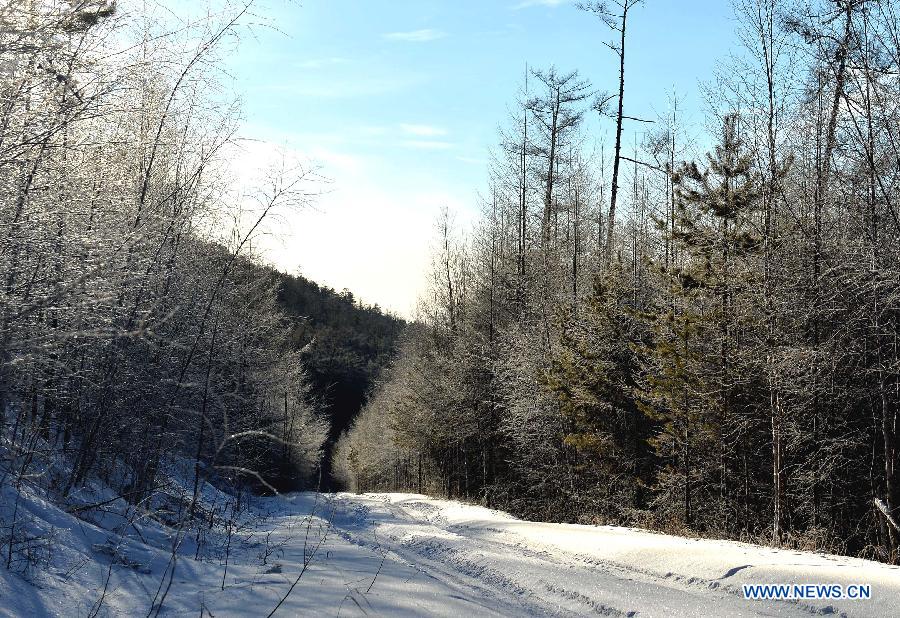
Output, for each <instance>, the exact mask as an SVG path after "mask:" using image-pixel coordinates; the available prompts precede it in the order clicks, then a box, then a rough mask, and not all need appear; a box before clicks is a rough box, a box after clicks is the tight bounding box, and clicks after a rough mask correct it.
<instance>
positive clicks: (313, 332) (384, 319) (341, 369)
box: [278, 275, 405, 484]
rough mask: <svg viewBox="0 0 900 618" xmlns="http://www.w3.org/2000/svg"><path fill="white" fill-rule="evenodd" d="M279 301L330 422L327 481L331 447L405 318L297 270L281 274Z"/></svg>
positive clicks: (385, 358) (362, 398)
mask: <svg viewBox="0 0 900 618" xmlns="http://www.w3.org/2000/svg"><path fill="white" fill-rule="evenodd" d="M278 300H279V303H280V304H281V306H282V308H283V309H284V311H285V313H287V314H288V315H289V316H290V317H291V318H292V332H291V335H290V340H291V342H292V344H293V346H294V347H296V349H302V350H303V360H304V367H305V369H306V371H307V373H308V375H309V379H310V385H311V387H312V390H313V395H314V396H315V397H316V398H317V399H318V400H319V401H320V404H321V406H322V409H323V410H324V411H325V413H326V414H327V416H328V418H329V420H330V421H331V430H330V434H329V439H328V441H327V442H326V444H325V457H324V459H323V465H324V467H325V469H324V471H323V472H324V474H323V478H324V479H325V480H326V483H329V479H330V474H329V471H330V467H331V466H330V463H331V446H332V445H333V444H334V441H335V440H336V439H337V437H338V436H339V435H340V434H341V432H343V431H344V430H345V429H346V428H347V427H348V426H349V424H350V423H351V422H352V421H353V419H354V418H355V417H356V415H357V413H358V412H359V410H360V409H361V408H362V406H363V404H364V403H365V400H366V395H367V394H368V392H369V390H370V388H371V386H372V384H373V381H374V379H375V378H376V377H377V375H378V373H379V372H380V370H381V369H382V368H383V367H384V366H385V365H386V364H387V362H388V361H389V360H390V358H391V356H392V355H393V353H394V348H395V343H396V341H397V337H398V336H399V334H400V332H401V331H402V330H403V328H404V327H405V322H404V321H403V320H402V319H401V318H399V317H397V316H395V315H392V314H391V313H388V312H385V311H383V310H382V309H381V308H379V306H378V305H377V304H376V305H371V306H369V305H365V304H363V303H362V302H360V301H359V300H357V299H356V298H355V297H354V296H353V294H352V293H351V292H350V291H348V290H344V291H343V292H337V291H335V290H333V289H331V288H329V287H326V286H320V285H318V284H316V283H315V282H313V281H309V280H308V279H306V278H304V277H302V276H297V275H282V281H281V285H280V287H279V291H278ZM329 484H330V483H329Z"/></svg>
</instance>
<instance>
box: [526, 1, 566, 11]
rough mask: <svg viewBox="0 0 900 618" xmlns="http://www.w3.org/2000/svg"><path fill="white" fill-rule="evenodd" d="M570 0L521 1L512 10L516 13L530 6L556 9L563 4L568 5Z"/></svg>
mask: <svg viewBox="0 0 900 618" xmlns="http://www.w3.org/2000/svg"><path fill="white" fill-rule="evenodd" d="M569 2H570V0H523V1H522V2H520V3H519V4H517V5H515V6H514V7H512V8H513V10H515V11H518V10H519V9H527V8H528V7H532V6H548V7H557V6H560V5H563V4H568V3H569Z"/></svg>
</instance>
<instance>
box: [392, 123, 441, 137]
mask: <svg viewBox="0 0 900 618" xmlns="http://www.w3.org/2000/svg"><path fill="white" fill-rule="evenodd" d="M400 130H401V131H403V132H404V133H405V134H406V135H414V136H415V137H440V136H442V135H447V129H444V128H441V127H435V126H431V125H427V124H401V125H400Z"/></svg>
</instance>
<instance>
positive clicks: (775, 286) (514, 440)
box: [334, 0, 900, 563]
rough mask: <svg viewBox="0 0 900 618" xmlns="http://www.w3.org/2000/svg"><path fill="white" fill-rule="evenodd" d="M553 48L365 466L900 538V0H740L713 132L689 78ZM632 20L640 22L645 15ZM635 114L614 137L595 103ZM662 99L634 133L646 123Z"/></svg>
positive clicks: (650, 509) (508, 492)
mask: <svg viewBox="0 0 900 618" xmlns="http://www.w3.org/2000/svg"><path fill="white" fill-rule="evenodd" d="M639 4H641V6H640V7H639V9H640V10H642V11H653V10H654V7H653V4H652V3H650V2H648V3H646V4H644V3H640V2H634V1H632V0H620V1H619V2H613V3H602V2H599V3H588V4H586V5H585V6H583V7H582V8H584V9H586V10H588V11H589V12H590V13H591V14H592V15H594V16H598V17H600V18H601V19H602V21H603V22H605V24H606V25H607V26H609V28H610V29H611V30H612V32H613V33H614V35H615V37H616V38H615V40H614V41H612V42H611V43H609V44H608V46H609V47H610V48H611V49H612V51H613V52H614V53H615V54H617V57H618V60H619V61H620V62H619V65H620V72H619V76H618V82H617V89H616V90H617V91H618V92H617V94H615V95H612V96H607V95H599V96H594V95H595V93H594V91H593V90H592V87H591V85H590V84H588V83H587V82H585V81H584V80H582V79H581V78H580V77H579V76H578V74H577V72H571V73H565V72H560V71H558V70H557V69H555V68H552V67H551V68H550V69H548V70H544V71H533V72H532V73H531V74H530V75H528V76H527V77H526V84H525V86H524V89H523V92H522V95H521V97H520V98H519V100H518V104H517V106H516V108H515V111H514V113H513V115H512V117H511V118H510V119H509V121H508V122H507V123H506V126H505V128H504V129H503V130H502V131H501V134H500V139H499V144H498V146H497V148H496V150H495V153H494V157H493V161H492V163H491V166H490V182H489V187H488V191H487V194H486V196H485V197H484V199H483V203H482V205H481V207H482V216H481V219H480V221H479V223H478V224H477V225H476V226H475V228H474V230H473V231H472V233H471V234H470V235H467V236H464V235H463V234H461V233H460V232H459V231H458V230H456V229H455V226H454V225H453V218H452V216H451V215H450V214H449V213H446V212H445V213H444V214H443V216H442V217H441V219H440V220H439V222H438V225H437V240H436V242H435V247H434V252H433V263H432V268H431V273H432V277H431V285H430V288H429V290H428V292H427V293H426V294H425V295H424V296H423V298H422V302H421V306H420V311H419V316H418V320H417V321H416V323H414V324H412V325H410V327H409V328H408V329H407V330H406V332H405V333H404V335H403V338H402V342H401V347H400V353H399V355H398V357H397V359H396V360H395V362H394V363H393V364H392V366H391V367H390V368H389V369H388V371H387V372H386V374H385V375H384V377H383V379H382V380H381V381H380V382H379V387H378V389H377V390H376V391H375V392H374V393H373V394H372V397H371V398H370V401H369V403H368V404H367V406H366V407H365V408H364V409H363V411H362V412H361V414H360V415H359V417H358V418H357V419H356V420H355V422H354V424H353V425H352V427H351V428H350V429H349V431H347V432H346V433H345V434H344V435H343V436H342V437H341V440H340V441H339V443H338V445H337V448H336V450H335V455H334V466H335V469H336V470H337V471H338V472H339V473H340V475H341V478H342V479H343V480H344V482H345V483H346V484H347V486H348V487H350V488H352V489H354V490H357V491H368V490H416V491H421V492H427V493H432V494H438V495H443V496H451V497H460V498H464V499H472V500H478V501H480V502H482V503H484V504H487V505H490V506H492V507H498V508H503V509H506V510H509V511H511V512H513V513H515V514H517V515H519V516H524V517H527V518H533V519H542V520H556V521H573V522H584V523H620V524H630V525H642V526H647V527H652V528H657V529H664V530H671V531H684V532H690V533H692V534H697V533H699V534H708V535H717V536H726V537H731V538H739V539H744V540H749V541H756V542H764V543H774V544H777V545H788V546H793V547H800V548H808V549H815V550H827V551H832V552H839V553H848V554H852V555H859V556H863V557H866V558H871V559H878V560H883V561H887V562H894V563H896V562H897V561H898V560H900V529H898V528H897V527H896V526H897V524H896V522H897V521H900V478H898V469H900V452H898V448H900V447H898V445H897V432H898V429H900V424H898V417H900V413H898V408H900V347H898V319H900V243H898V238H900V219H898V212H897V209H898V205H897V204H896V200H897V197H896V196H897V195H898V186H900V79H898V75H900V19H898V3H897V2H896V1H895V0H796V1H794V2H791V3H784V2H780V1H776V0H737V1H736V2H735V4H734V8H735V12H736V16H737V24H738V36H739V39H740V41H741V43H742V45H743V52H742V53H741V54H740V55H738V56H736V57H734V58H732V59H730V60H729V61H728V62H726V63H724V64H722V65H721V67H720V69H719V70H718V71H717V73H716V75H715V79H714V81H713V83H712V84H711V85H710V86H709V87H708V99H709V108H710V113H709V117H708V119H707V120H708V125H709V127H710V130H709V132H708V135H709V136H710V141H711V143H712V144H713V146H712V148H711V151H710V152H709V153H708V154H707V155H706V156H705V157H703V158H700V157H697V156H695V155H694V154H693V153H692V150H691V140H690V139H689V136H690V134H691V133H690V130H689V129H688V128H686V127H684V126H683V124H682V122H683V121H682V119H681V117H680V116H679V113H680V112H679V109H678V101H677V98H674V97H673V98H672V99H671V100H670V106H669V110H668V112H667V113H665V114H663V115H661V117H659V118H656V119H652V120H654V122H652V123H648V122H646V121H647V120H651V119H636V118H633V117H631V116H629V115H628V111H627V103H625V104H623V101H627V99H626V96H625V95H626V94H627V93H626V92H625V86H624V84H625V75H626V69H627V65H626V63H625V48H626V44H627V39H626V36H625V33H626V17H627V16H628V14H629V11H632V10H638V9H637V8H635V7H636V5H639ZM628 23H630V22H628ZM592 112H599V113H600V114H605V115H608V116H609V117H611V118H612V119H613V121H614V122H615V124H616V139H615V142H616V143H615V149H614V152H613V155H612V159H613V161H612V163H613V165H612V169H613V173H612V179H611V182H610V180H609V179H608V178H607V169H608V163H609V161H608V160H607V158H606V157H605V156H604V154H605V153H603V152H602V151H601V154H600V155H599V156H598V155H597V154H596V152H595V151H594V152H591V151H590V149H588V148H587V147H586V146H585V143H586V141H587V138H588V137H589V136H588V135H586V133H585V129H584V122H583V120H584V118H585V115H586V114H588V113H592ZM636 120H644V121H645V122H641V123H640V125H639V126H641V127H644V128H646V127H647V126H649V127H650V128H649V129H647V130H646V131H645V132H644V133H643V139H642V142H641V143H640V145H639V146H636V148H635V150H634V152H633V153H631V154H630V156H629V155H627V154H625V153H624V152H623V148H622V145H621V132H622V125H623V123H624V124H626V126H628V123H632V124H633V123H634V121H636Z"/></svg>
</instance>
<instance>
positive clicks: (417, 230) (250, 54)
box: [228, 0, 737, 315]
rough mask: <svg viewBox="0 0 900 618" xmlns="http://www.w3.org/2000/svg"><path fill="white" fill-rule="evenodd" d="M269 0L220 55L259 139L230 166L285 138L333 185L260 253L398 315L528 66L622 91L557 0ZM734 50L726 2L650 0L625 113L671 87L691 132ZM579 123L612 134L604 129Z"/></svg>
mask: <svg viewBox="0 0 900 618" xmlns="http://www.w3.org/2000/svg"><path fill="white" fill-rule="evenodd" d="M266 2H267V4H264V5H261V6H260V8H259V10H258V12H259V13H261V14H263V15H265V16H266V17H267V18H269V19H270V20H271V21H272V23H273V24H274V25H275V26H276V27H277V30H275V29H268V28H256V29H255V30H254V32H255V37H246V36H245V37H244V39H243V41H242V43H241V45H240V47H239V50H238V52H237V53H235V54H231V55H230V56H229V58H228V63H229V70H230V71H231V72H232V74H233V75H234V77H235V87H236V88H237V90H238V92H239V93H240V95H241V97H242V99H243V104H244V105H243V108H244V116H245V123H244V125H243V129H242V131H241V136H242V137H246V138H250V139H253V140H257V141H255V142H254V146H253V147H252V148H250V151H249V153H248V155H247V156H246V157H245V158H242V159H240V160H239V161H238V162H237V165H251V164H252V161H253V160H254V159H255V158H258V157H260V156H262V151H264V150H265V149H266V148H269V147H273V146H281V147H286V148H289V149H291V150H293V151H295V152H296V153H297V154H298V155H299V156H301V157H305V158H310V159H312V160H315V161H317V162H318V163H319V164H321V165H322V172H323V174H325V175H326V176H328V177H329V178H331V180H332V182H331V183H330V184H329V185H328V189H327V193H326V194H325V195H323V196H322V197H321V198H319V200H318V207H317V209H315V210H311V211H308V212H305V213H301V214H297V215H290V216H288V217H287V218H286V219H283V220H281V221H280V223H279V225H278V229H277V230H275V231H276V232H277V234H275V235H274V236H272V237H270V238H269V239H268V240H267V243H266V244H267V250H266V253H267V257H268V259H270V260H271V261H273V262H274V263H276V264H277V265H278V266H279V267H281V268H282V269H285V270H288V271H291V272H295V271H298V270H299V271H300V272H301V273H303V274H304V275H306V276H308V277H310V278H312V279H315V280H317V281H319V282H321V283H325V284H328V285H330V286H333V287H335V288H337V289H342V288H344V287H346V288H349V289H351V290H352V291H353V292H354V293H356V294H357V295H358V296H359V297H360V298H362V299H363V300H364V301H366V302H369V303H378V304H380V305H381V306H383V307H387V308H390V309H392V310H394V311H397V312H399V313H402V314H405V315H410V314H411V312H412V309H413V307H414V303H415V298H416V295H417V294H418V293H419V292H420V291H421V289H422V286H423V273H424V271H425V270H426V269H427V266H428V249H429V245H430V243H431V241H432V236H433V233H432V232H433V221H434V219H435V217H436V215H437V213H438V212H439V209H440V208H441V207H442V206H445V205H446V206H448V207H449V208H451V210H454V211H456V212H457V219H458V221H459V222H460V224H461V225H462V226H465V225H467V224H468V223H469V222H470V221H472V220H473V219H474V216H475V215H474V213H475V211H476V210H477V195H478V192H479V191H480V190H483V188H484V186H485V180H486V161H487V158H488V150H489V148H490V147H491V146H492V145H493V144H495V143H496V141H497V127H498V126H499V125H500V124H501V123H503V122H504V120H505V119H506V117H507V115H508V110H509V106H510V105H511V104H512V103H513V102H514V101H515V98H516V93H517V89H518V87H519V85H520V84H521V81H522V77H523V73H524V70H525V66H526V63H527V64H528V65H529V66H532V67H535V68H546V67H548V66H549V65H551V64H555V65H556V66H557V67H558V68H559V69H561V70H571V69H578V70H579V71H580V73H581V74H582V76H584V77H586V78H588V79H590V80H591V82H592V83H593V85H594V88H595V89H597V90H609V91H612V90H614V89H615V86H616V83H615V80H616V76H617V66H616V59H615V57H614V55H613V54H612V53H611V52H610V51H609V50H608V49H607V48H606V47H604V46H603V44H602V42H603V41H604V40H610V38H611V34H610V31H609V30H608V29H607V28H606V26H605V25H603V24H602V23H601V22H600V21H599V20H597V19H596V18H595V17H593V16H591V15H589V14H586V13H584V12H582V11H579V10H578V9H576V8H575V7H574V4H573V3H572V2H567V1H566V0H531V1H529V0H483V1H476V0H457V1H439V0H416V1H412V0H391V1H388V0H305V1H304V2H303V3H302V4H300V3H276V2H275V1H274V0H266ZM736 47H737V42H736V37H735V35H734V23H733V18H732V10H731V6H730V3H729V2H728V1H727V0H720V1H714V0H696V1H694V0H685V1H677V0H648V1H647V2H646V3H645V4H644V5H641V6H638V7H637V8H635V9H633V13H632V14H630V23H629V29H628V42H627V50H626V53H627V56H626V60H627V65H626V95H625V104H626V113H628V114H630V115H636V116H642V117H651V118H652V117H655V116H656V114H657V113H664V112H665V111H666V109H667V107H668V95H669V93H671V92H672V91H673V89H674V91H675V92H677V93H678V96H679V99H680V102H679V107H680V108H681V109H684V110H685V112H686V122H687V123H688V124H697V125H699V123H700V122H701V121H702V110H703V99H702V96H701V94H700V88H699V82H700V80H708V79H710V78H711V77H712V74H713V70H714V68H715V66H716V63H717V62H719V61H721V60H724V59H725V58H726V56H727V55H728V53H729V51H731V50H733V49H735V48H736ZM587 126H588V129H589V130H590V132H591V136H592V138H593V139H595V140H597V141H600V140H605V141H606V142H607V143H609V142H610V138H609V134H610V131H611V129H612V127H611V126H610V123H609V122H605V121H599V120H597V119H592V120H591V121H590V123H589V124H588V125H587ZM642 128H643V127H640V126H638V127H627V128H626V140H627V141H633V139H634V133H635V131H640V130H641V129H642ZM629 134H630V135H629Z"/></svg>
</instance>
